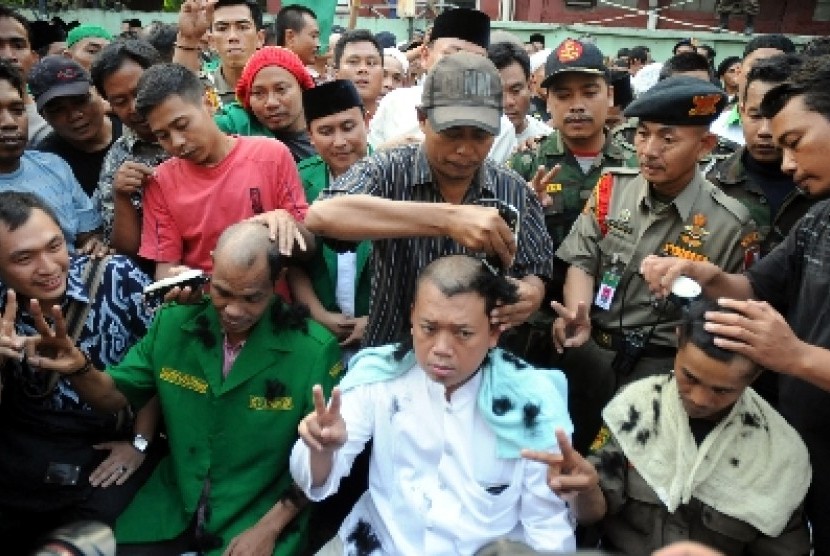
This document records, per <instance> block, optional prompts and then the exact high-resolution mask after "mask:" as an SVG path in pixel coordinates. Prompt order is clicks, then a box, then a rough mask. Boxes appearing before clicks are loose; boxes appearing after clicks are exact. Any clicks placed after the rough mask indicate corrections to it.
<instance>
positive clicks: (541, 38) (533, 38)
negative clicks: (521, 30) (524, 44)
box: [528, 33, 545, 46]
mask: <svg viewBox="0 0 830 556" xmlns="http://www.w3.org/2000/svg"><path fill="white" fill-rule="evenodd" d="M528 42H539V43H542V46H545V35H543V34H542V33H532V34H531V35H530V37H528Z"/></svg>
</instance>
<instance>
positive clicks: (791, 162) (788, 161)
mask: <svg viewBox="0 0 830 556" xmlns="http://www.w3.org/2000/svg"><path fill="white" fill-rule="evenodd" d="M796 168H797V166H796V163H795V157H794V156H793V154H792V151H791V150H790V149H784V156H783V158H782V159H781V171H782V172H784V173H785V174H790V175H792V174H795V170H796Z"/></svg>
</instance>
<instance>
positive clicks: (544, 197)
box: [528, 164, 562, 207]
mask: <svg viewBox="0 0 830 556" xmlns="http://www.w3.org/2000/svg"><path fill="white" fill-rule="evenodd" d="M561 169H562V166H560V165H559V164H557V165H556V166H554V167H553V168H551V169H550V171H548V170H546V169H545V167H544V166H539V167H538V168H537V169H536V173H535V174H533V178H532V179H531V180H530V181H529V182H528V186H530V188H531V189H532V190H533V192H534V193H535V194H536V198H537V199H538V200H539V204H541V205H542V206H543V207H549V206H550V205H552V204H553V199H551V198H550V195H548V184H549V183H551V182H552V180H553V178H555V177H556V174H558V173H559V170H561Z"/></svg>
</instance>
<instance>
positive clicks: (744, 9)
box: [715, 0, 761, 15]
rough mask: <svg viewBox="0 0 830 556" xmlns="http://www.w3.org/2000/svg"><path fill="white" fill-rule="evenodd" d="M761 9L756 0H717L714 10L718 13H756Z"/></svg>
mask: <svg viewBox="0 0 830 556" xmlns="http://www.w3.org/2000/svg"><path fill="white" fill-rule="evenodd" d="M760 10H761V7H760V2H759V1H758V0H718V4H717V6H716V7H715V11H716V12H717V13H718V14H746V15H758V12H759V11H760Z"/></svg>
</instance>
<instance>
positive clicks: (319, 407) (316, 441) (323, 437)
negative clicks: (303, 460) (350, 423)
mask: <svg viewBox="0 0 830 556" xmlns="http://www.w3.org/2000/svg"><path fill="white" fill-rule="evenodd" d="M311 394H312V397H313V399H314V411H312V412H311V413H309V414H308V415H306V417H305V418H304V419H303V420H302V421H300V426H299V427H298V430H299V433H300V437H301V438H302V439H303V441H304V442H305V443H306V444H307V445H308V447H309V448H311V449H312V450H315V451H317V452H328V453H331V452H334V451H336V450H337V449H338V448H340V447H341V446H343V445H344V444H345V443H346V440H347V439H348V435H347V432H346V421H344V420H343V417H342V416H341V415H340V389H339V388H334V389H333V390H332V391H331V400H329V405H328V406H326V399H325V397H324V396H323V388H322V387H321V386H320V385H319V384H318V385H316V386H314V388H313V389H312V391H311Z"/></svg>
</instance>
